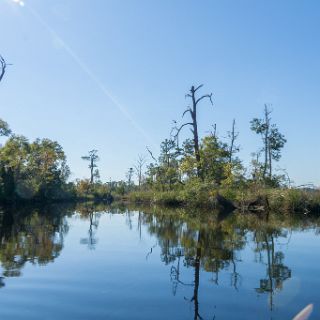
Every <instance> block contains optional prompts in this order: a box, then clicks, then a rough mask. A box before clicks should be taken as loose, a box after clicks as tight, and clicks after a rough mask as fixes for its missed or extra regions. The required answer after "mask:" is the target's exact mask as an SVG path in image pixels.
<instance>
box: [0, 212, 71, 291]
mask: <svg viewBox="0 0 320 320" xmlns="http://www.w3.org/2000/svg"><path fill="white" fill-rule="evenodd" d="M69 213H70V214H71V212H69ZM66 215H68V210H67V209H66V208H64V209H63V210H61V208H60V207H58V206H53V207H51V208H46V209H29V208H18V209H17V208H9V209H6V210H4V209H2V210H1V214H0V239H1V242H0V262H1V265H2V269H3V272H2V274H3V276H2V277H1V278H0V287H3V286H4V285H5V282H4V281H5V278H6V277H18V276H20V275H21V270H22V268H23V267H24V265H25V264H26V262H30V263H31V264H37V265H46V264H47V263H49V262H53V261H54V259H55V258H57V257H58V256H59V254H60V252H61V250H62V248H63V240H64V236H65V234H66V233H67V232H68V229H69V226H68V224H67V221H66V218H65V216H66Z"/></svg>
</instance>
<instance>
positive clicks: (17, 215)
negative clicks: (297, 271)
mask: <svg viewBox="0 0 320 320" xmlns="http://www.w3.org/2000/svg"><path fill="white" fill-rule="evenodd" d="M150 211H151V212H150ZM74 212H76V213H78V215H79V216H80V218H81V219H84V220H85V221H88V223H89V226H88V236H87V237H86V238H82V239H81V240H80V243H82V244H86V245H87V246H88V248H89V249H94V248H95V247H96V245H97V238H96V232H97V229H98V226H99V219H100V218H101V216H102V214H104V213H105V212H108V213H109V214H110V215H112V214H114V213H117V214H119V213H121V214H125V217H124V218H125V221H126V223H127V225H128V227H129V229H130V230H132V232H138V233H139V238H140V239H141V237H142V231H143V232H145V231H144V230H147V232H148V233H149V234H150V235H151V236H155V237H156V239H157V240H156V243H157V246H159V247H160V259H161V261H162V262H163V263H164V264H165V265H168V266H170V267H171V268H170V275H169V276H170V280H171V283H172V293H173V295H174V296H176V295H177V292H178V290H179V287H180V286H184V287H190V289H191V288H192V293H190V296H188V297H184V298H185V300H186V301H188V302H189V303H191V304H192V307H193V311H194V312H193V314H194V319H204V316H203V314H202V313H201V299H200V298H199V297H201V296H200V292H201V281H200V280H201V279H200V278H201V275H202V273H201V271H204V272H208V273H212V275H213V278H212V280H213V285H219V284H220V283H219V275H220V274H221V273H222V272H224V273H227V274H228V275H229V277H230V285H231V286H232V287H233V288H234V289H235V290H238V289H239V288H241V286H242V282H243V277H242V276H241V274H240V272H239V271H238V270H239V268H238V267H239V264H240V263H241V262H242V261H241V251H242V250H243V249H244V248H245V247H247V246H248V243H254V244H255V249H254V252H255V254H256V257H257V259H256V262H258V263H260V264H262V265H264V266H265V270H266V272H265V275H262V276H261V278H260V280H259V278H257V280H256V281H257V286H256V288H252V290H255V291H256V292H257V293H258V294H266V295H268V300H269V305H270V309H271V310H272V309H273V308H274V295H275V294H276V293H277V292H279V291H281V290H282V288H283V283H284V282H285V281H286V280H287V279H289V278H290V277H291V273H292V271H291V268H290V267H289V266H287V265H286V264H285V256H284V253H283V252H282V251H281V246H280V245H279V244H278V240H279V239H280V238H288V235H289V232H290V231H292V230H295V229H298V230H303V229H305V228H308V227H310V226H312V227H313V228H314V227H316V226H318V225H319V221H318V220H316V221H311V220H310V221H309V220H306V219H305V220H300V219H298V218H295V217H292V216H289V215H288V216H285V217H284V216H280V217H279V216H277V215H270V216H269V217H258V216H255V215H250V214H231V215H225V214H223V215H221V214H219V213H216V212H210V213H208V214H206V213H204V212H185V211H184V210H169V209H159V208H152V210H150V208H149V209H143V208H142V210H140V211H138V212H136V214H134V213H133V210H130V209H129V210H128V208H125V207H122V208H119V207H114V208H110V207H107V208H106V207H105V206H96V205H94V204H81V205H79V206H77V207H76V208H74V207H72V208H66V207H59V206H55V207H51V208H50V209H30V210H29V209H27V208H24V209H23V210H22V209H9V210H8V209H7V210H1V211H0V240H1V241H0V262H1V265H2V268H3V272H2V276H1V277H0V288H1V287H3V286H4V285H5V277H13V276H20V275H21V270H22V269H23V267H24V265H25V264H26V262H30V263H31V264H37V265H45V264H47V263H49V262H52V261H54V259H56V258H57V257H58V256H59V254H60V253H61V250H62V249H63V242H64V237H65V235H66V234H67V232H68V229H69V226H68V223H67V217H68V216H71V215H73V214H74ZM135 223H136V224H137V228H136V229H135V228H133V225H134V224H135ZM153 248H154V246H153V247H152V248H151V249H150V252H146V260H148V258H149V256H150V255H151V254H152V252H153ZM185 268H192V269H193V276H192V278H188V275H187V274H186V273H184V271H185ZM211 318H212V315H211Z"/></svg>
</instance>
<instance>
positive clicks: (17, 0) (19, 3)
mask: <svg viewBox="0 0 320 320" xmlns="http://www.w3.org/2000/svg"><path fill="white" fill-rule="evenodd" d="M12 1H13V2H14V3H16V4H18V5H19V6H20V7H24V2H23V1H22V0H12Z"/></svg>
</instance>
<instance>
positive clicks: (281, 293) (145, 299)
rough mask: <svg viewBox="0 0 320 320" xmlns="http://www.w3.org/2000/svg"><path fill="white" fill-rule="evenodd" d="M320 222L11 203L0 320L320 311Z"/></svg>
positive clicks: (5, 221)
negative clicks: (311, 308)
mask: <svg viewBox="0 0 320 320" xmlns="http://www.w3.org/2000/svg"><path fill="white" fill-rule="evenodd" d="M319 231H320V219H316V218H308V217H305V216H304V217H290V216H285V217H284V216H280V217H278V216H276V215H270V216H269V217H257V216H254V215H243V214H231V215H221V214H220V215H219V214H217V213H212V212H211V213H209V214H207V213H204V212H201V211H199V212H189V213H186V212H185V211H183V210H168V209H166V210H165V209H150V208H149V209H145V210H141V211H137V210H129V209H127V208H121V209H120V208H108V207H102V206H100V207H97V206H93V205H89V204H87V205H81V206H77V207H72V208H71V207H60V206H53V207H50V208H38V209H34V208H20V209H15V210H14V209H10V210H4V209H2V210H1V212H0V240H1V243H0V245H1V247H0V263H1V269H0V272H1V274H0V276H1V279H0V287H1V288H0V319H17V320H18V319H24V320H25V319H41V320H43V319H55V320H56V319H58V320H62V319H141V320H142V319H148V320H149V319H175V320H176V319H205V320H206V319H208V320H209V319H210V320H212V319H215V320H220V319H255V320H256V319H282V320H283V319H292V317H293V316H294V315H295V313H297V312H298V311H299V310H300V309H302V308H303V307H304V306H306V305H307V304H309V303H314V305H315V311H314V313H313V315H312V317H311V319H320V294H319V291H320V290H319V289H320V250H319V248H320V236H319Z"/></svg>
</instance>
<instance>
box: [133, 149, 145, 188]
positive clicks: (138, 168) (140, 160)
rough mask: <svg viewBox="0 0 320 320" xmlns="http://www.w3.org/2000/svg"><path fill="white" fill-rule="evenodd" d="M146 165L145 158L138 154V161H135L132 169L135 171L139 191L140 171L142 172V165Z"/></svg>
mask: <svg viewBox="0 0 320 320" xmlns="http://www.w3.org/2000/svg"><path fill="white" fill-rule="evenodd" d="M145 164H146V157H145V156H143V155H141V154H139V155H138V160H137V161H136V164H135V165H134V169H135V171H136V175H137V178H138V186H139V189H140V187H141V182H142V175H143V173H142V171H143V167H144V165H145Z"/></svg>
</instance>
